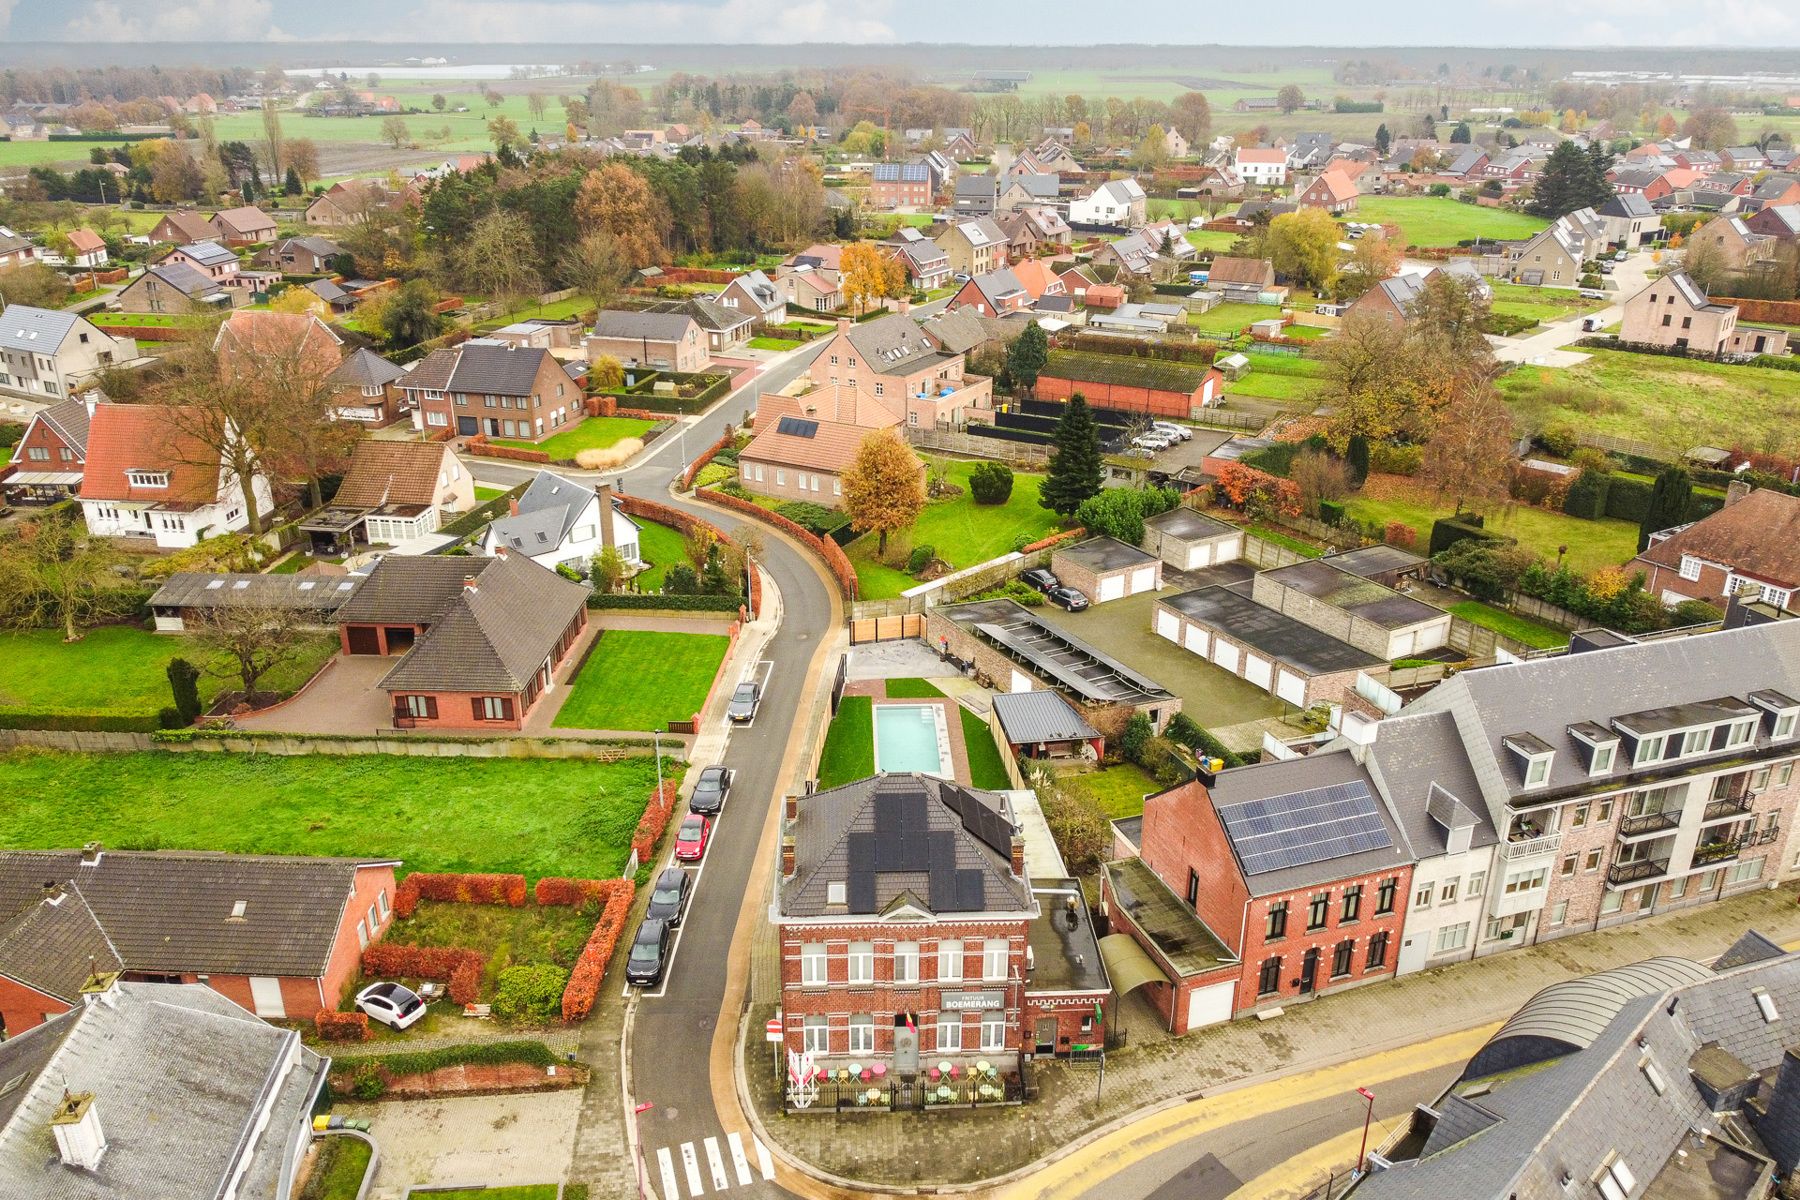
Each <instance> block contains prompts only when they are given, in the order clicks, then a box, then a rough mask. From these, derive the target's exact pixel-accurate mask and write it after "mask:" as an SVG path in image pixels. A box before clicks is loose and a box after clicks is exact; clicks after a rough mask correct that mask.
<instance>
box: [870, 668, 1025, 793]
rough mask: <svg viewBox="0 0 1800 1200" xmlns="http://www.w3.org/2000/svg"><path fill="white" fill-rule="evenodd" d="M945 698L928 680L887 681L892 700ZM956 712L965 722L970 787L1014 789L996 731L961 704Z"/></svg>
mask: <svg viewBox="0 0 1800 1200" xmlns="http://www.w3.org/2000/svg"><path fill="white" fill-rule="evenodd" d="M943 695H944V692H943V690H942V689H940V688H939V687H938V685H937V684H935V683H933V682H931V680H929V679H890V680H888V681H887V696H888V699H889V700H920V699H923V700H936V699H937V698H938V697H940V696H943ZM956 713H957V716H958V717H960V718H961V720H962V732H963V749H964V751H966V752H967V754H968V756H969V784H970V786H971V787H978V788H985V789H987V790H988V791H997V790H1000V789H1004V788H1009V787H1011V786H1012V777H1011V776H1009V775H1008V774H1007V773H1006V763H1005V761H1004V760H1003V759H1002V758H1001V757H1000V747H999V746H997V745H995V744H994V731H993V730H992V729H990V728H988V723H987V722H986V721H984V720H982V719H981V717H979V716H977V715H976V714H975V713H972V712H970V711H969V710H968V709H966V708H964V707H963V706H962V705H960V704H959V705H957V706H956Z"/></svg>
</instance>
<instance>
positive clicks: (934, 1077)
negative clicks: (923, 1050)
mask: <svg viewBox="0 0 1800 1200" xmlns="http://www.w3.org/2000/svg"><path fill="white" fill-rule="evenodd" d="M925 1073H926V1074H927V1075H929V1076H931V1082H933V1083H936V1082H937V1081H938V1080H940V1079H942V1078H943V1077H944V1073H943V1072H942V1071H940V1070H938V1069H937V1068H936V1067H933V1068H931V1070H929V1071H927V1072H925Z"/></svg>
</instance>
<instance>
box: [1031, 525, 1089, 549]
mask: <svg viewBox="0 0 1800 1200" xmlns="http://www.w3.org/2000/svg"><path fill="white" fill-rule="evenodd" d="M1086 536H1087V530H1086V529H1085V528H1083V527H1082V526H1080V525H1077V526H1076V527H1075V528H1073V529H1065V530H1063V531H1062V532H1061V533H1053V534H1051V535H1050V536H1049V537H1047V538H1040V539H1039V540H1037V541H1035V542H1026V543H1025V544H1024V545H1023V546H1020V547H1019V553H1020V554H1035V553H1036V552H1037V551H1039V550H1048V549H1049V548H1050V547H1052V546H1054V545H1056V544H1057V543H1058V542H1066V541H1069V540H1070V539H1072V538H1079V537H1086Z"/></svg>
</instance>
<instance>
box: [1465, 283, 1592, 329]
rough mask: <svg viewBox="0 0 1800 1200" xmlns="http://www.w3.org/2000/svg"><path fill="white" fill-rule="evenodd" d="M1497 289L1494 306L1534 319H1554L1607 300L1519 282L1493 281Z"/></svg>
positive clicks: (1492, 284)
mask: <svg viewBox="0 0 1800 1200" xmlns="http://www.w3.org/2000/svg"><path fill="white" fill-rule="evenodd" d="M1490 283H1491V286H1492V287H1493V289H1494V300H1493V305H1492V308H1493V310H1494V311H1495V312H1497V313H1505V314H1507V315H1509V316H1515V317H1528V318H1530V319H1531V320H1533V321H1540V322H1541V321H1554V320H1558V319H1560V318H1562V317H1566V316H1569V315H1571V314H1573V313H1578V312H1584V311H1587V310H1590V309H1596V308H1605V307H1606V304H1607V302H1606V301H1604V300H1583V299H1582V298H1581V296H1580V294H1579V293H1577V292H1575V291H1572V290H1571V289H1569V288H1545V287H1527V286H1525V285H1523V284H1518V283H1502V282H1500V281H1498V280H1492V281H1490Z"/></svg>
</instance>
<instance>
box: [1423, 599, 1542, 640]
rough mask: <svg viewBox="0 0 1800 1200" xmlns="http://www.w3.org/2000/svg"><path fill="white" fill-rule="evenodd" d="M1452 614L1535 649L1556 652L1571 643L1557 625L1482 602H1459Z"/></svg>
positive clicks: (1451, 608) (1453, 605) (1451, 607)
mask: <svg viewBox="0 0 1800 1200" xmlns="http://www.w3.org/2000/svg"><path fill="white" fill-rule="evenodd" d="M1450 612H1451V614H1452V615H1454V616H1458V617H1461V618H1462V619H1463V620H1465V621H1468V622H1469V623H1470V624H1473V625H1479V626H1481V627H1482V628H1483V629H1491V630H1493V631H1494V632H1495V633H1498V634H1502V635H1504V636H1506V637H1509V638H1512V639H1513V640H1514V641H1519V642H1524V643H1525V644H1526V645H1527V646H1530V647H1532V648H1533V649H1536V650H1555V649H1558V648H1560V647H1562V646H1566V645H1568V644H1569V635H1568V634H1567V633H1565V632H1564V631H1563V630H1561V629H1558V628H1556V626H1554V625H1545V624H1543V623H1542V622H1539V621H1534V620H1532V619H1531V618H1530V617H1522V616H1520V615H1519V614H1518V613H1513V612H1507V611H1506V610H1505V609H1503V608H1495V607H1494V606H1493V605H1491V604H1483V603H1482V602H1481V601H1479V600H1462V601H1458V602H1457V603H1455V604H1452V605H1451V606H1450Z"/></svg>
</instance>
